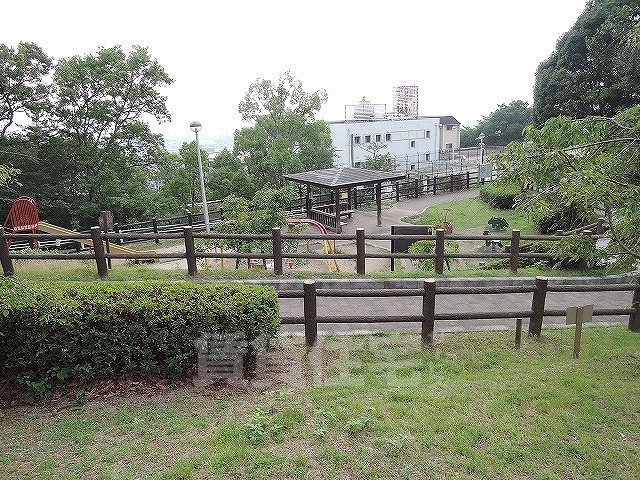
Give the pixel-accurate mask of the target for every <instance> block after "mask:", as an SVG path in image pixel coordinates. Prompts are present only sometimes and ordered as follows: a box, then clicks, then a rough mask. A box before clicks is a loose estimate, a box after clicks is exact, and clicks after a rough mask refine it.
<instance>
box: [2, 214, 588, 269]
mask: <svg viewBox="0 0 640 480" xmlns="http://www.w3.org/2000/svg"><path fill="white" fill-rule="evenodd" d="M0 233H1V234H0V260H1V263H2V268H3V272H4V274H5V275H11V274H12V273H13V265H12V260H14V259H24V260H29V259H36V260H37V259H42V260H67V259H69V260H71V259H94V260H95V262H96V268H97V269H98V272H99V273H100V275H107V270H108V269H107V270H105V269H104V268H103V264H104V263H105V262H107V264H108V261H109V260H111V259H127V260H157V259H181V258H185V259H186V260H187V266H188V271H189V274H190V275H195V274H196V273H197V259H205V258H235V259H265V260H266V259H269V260H273V263H274V266H273V269H274V273H275V274H276V275H282V273H283V267H282V264H283V262H284V261H285V259H346V260H356V272H357V273H358V274H360V275H364V274H365V273H366V267H365V264H366V259H367V258H386V259H401V258H407V259H434V260H435V272H436V273H438V274H442V273H443V271H444V263H445V260H447V259H452V258H453V259H455V258H471V259H474V258H475V259H487V258H495V259H508V260H509V268H510V270H511V271H512V272H514V273H515V272H517V271H518V267H519V262H520V260H521V259H526V258H536V259H553V256H552V255H550V254H546V253H528V252H522V251H521V249H520V248H519V244H520V241H521V240H547V241H558V240H561V239H563V238H565V237H563V236H560V235H546V236H545V235H520V231H519V230H513V231H512V232H511V235H446V234H445V232H444V230H443V229H436V232H435V235H380V234H375V235H366V234H365V231H364V229H362V228H358V229H356V234H355V235H340V234H327V235H323V234H320V233H311V234H309V233H305V234H289V233H287V234H283V233H281V231H280V229H279V228H274V229H272V232H271V234H259V235H245V234H225V233H209V234H207V233H195V232H194V231H193V227H192V226H184V227H182V229H181V231H180V232H179V233H177V232H174V233H114V232H110V233H103V232H101V231H100V229H99V227H93V228H92V229H91V233H90V234H86V233H78V234H53V235H51V234H29V233H21V234H7V233H5V232H4V230H2V229H0ZM586 234H587V235H589V236H590V238H592V239H597V238H598V237H597V236H596V235H590V231H589V230H587V231H586ZM10 238H13V239H16V240H30V241H32V240H34V239H37V240H52V239H64V240H74V241H76V242H79V243H83V242H82V241H83V240H88V239H91V241H92V243H93V245H94V248H93V252H92V253H75V254H65V253H28V254H18V253H13V252H11V251H9V250H8V248H7V240H8V239H10ZM123 239H129V240H146V241H149V240H153V241H158V240H161V239H182V240H184V245H185V247H184V252H175V253H113V252H109V251H107V250H108V249H106V248H104V247H103V242H102V241H104V240H108V241H112V242H115V243H118V242H119V241H121V240H123ZM196 239H206V240H216V239H217V240H221V239H230V240H240V241H243V240H244V241H247V242H250V241H255V240H261V241H266V242H267V244H270V251H269V252H264V251H261V252H200V251H197V249H196V245H195V241H196ZM290 240H295V241H302V240H343V241H354V240H355V246H356V252H355V253H314V252H308V253H297V252H285V251H284V248H283V247H284V245H283V243H284V242H285V241H290ZM366 240H390V241H393V240H413V241H418V240H435V251H434V252H433V253H428V254H415V253H402V252H396V253H393V252H385V253H374V252H367V247H366ZM445 240H455V241H468V240H471V241H476V240H482V241H485V242H497V241H502V240H505V241H510V242H511V243H510V251H509V252H508V253H505V252H477V253H462V252H458V253H448V252H445ZM84 243H86V242H84ZM96 246H97V247H98V248H96ZM101 247H102V248H101Z"/></svg>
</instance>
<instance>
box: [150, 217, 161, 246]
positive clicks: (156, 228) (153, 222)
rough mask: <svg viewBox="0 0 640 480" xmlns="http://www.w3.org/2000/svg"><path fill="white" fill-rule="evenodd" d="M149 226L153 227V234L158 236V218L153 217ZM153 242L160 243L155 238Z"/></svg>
mask: <svg viewBox="0 0 640 480" xmlns="http://www.w3.org/2000/svg"><path fill="white" fill-rule="evenodd" d="M151 225H153V233H155V234H156V235H157V234H158V218H157V217H153V218H152V219H151ZM155 242H156V244H158V243H160V239H158V238H156V239H155Z"/></svg>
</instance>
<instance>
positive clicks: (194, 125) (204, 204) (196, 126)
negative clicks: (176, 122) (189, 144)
mask: <svg viewBox="0 0 640 480" xmlns="http://www.w3.org/2000/svg"><path fill="white" fill-rule="evenodd" d="M189 127H190V128H191V130H193V131H194V132H195V134H196V150H197V152H198V170H199V171H200V188H201V190H202V212H203V213H204V228H205V230H206V232H207V233H209V232H210V231H211V229H210V227H209V207H208V206H207V194H206V192H205V190H204V174H203V173H202V158H200V141H199V140H198V132H199V131H200V130H202V124H201V123H200V122H196V121H194V122H191V125H189Z"/></svg>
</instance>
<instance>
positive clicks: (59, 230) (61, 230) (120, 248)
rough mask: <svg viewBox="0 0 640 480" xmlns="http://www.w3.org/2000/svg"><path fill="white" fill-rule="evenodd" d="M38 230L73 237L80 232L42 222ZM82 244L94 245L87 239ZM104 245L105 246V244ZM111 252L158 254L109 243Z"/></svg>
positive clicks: (152, 251)
mask: <svg viewBox="0 0 640 480" xmlns="http://www.w3.org/2000/svg"><path fill="white" fill-rule="evenodd" d="M38 230H40V231H42V232H45V233H51V234H54V235H55V234H58V233H63V234H65V235H66V234H70V235H73V234H74V233H78V232H74V231H73V230H69V229H67V228H63V227H59V226H57V225H52V224H51V223H47V222H42V221H41V222H40V223H38ZM82 243H84V244H86V245H93V241H91V239H87V238H85V239H84V240H82ZM102 243H103V244H104V242H102ZM106 248H107V247H106V245H105V249H106ZM109 251H111V252H112V253H148V254H153V253H156V252H155V251H154V250H145V251H139V250H133V249H132V248H127V247H123V246H122V245H117V244H115V243H109ZM157 261H158V259H155V260H154V262H157Z"/></svg>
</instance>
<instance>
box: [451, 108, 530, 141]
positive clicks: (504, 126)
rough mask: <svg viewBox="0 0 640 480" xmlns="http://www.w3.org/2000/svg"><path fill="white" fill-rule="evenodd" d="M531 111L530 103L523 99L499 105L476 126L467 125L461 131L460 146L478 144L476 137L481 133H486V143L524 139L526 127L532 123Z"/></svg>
mask: <svg viewBox="0 0 640 480" xmlns="http://www.w3.org/2000/svg"><path fill="white" fill-rule="evenodd" d="M531 111H532V109H531V107H530V106H529V104H528V103H527V102H524V101H522V100H514V101H512V102H511V103H509V104H508V105H507V104H504V103H503V104H501V105H498V108H497V109H496V110H494V111H493V112H491V113H490V114H489V115H487V116H486V117H482V120H480V121H479V122H478V123H477V125H476V126H475V127H467V128H464V129H463V130H462V131H461V132H460V146H461V147H473V146H476V145H477V144H478V141H477V140H476V139H477V138H478V136H479V135H480V134H481V133H484V134H485V139H484V143H485V144H487V145H506V144H507V143H509V142H519V141H522V131H523V130H524V127H526V126H527V125H530V124H531Z"/></svg>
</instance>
